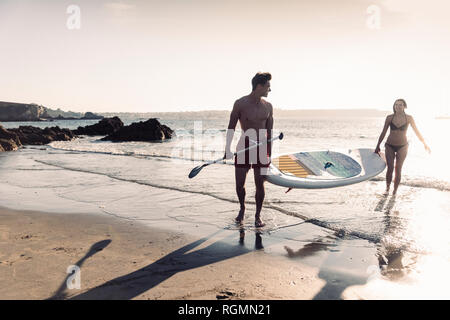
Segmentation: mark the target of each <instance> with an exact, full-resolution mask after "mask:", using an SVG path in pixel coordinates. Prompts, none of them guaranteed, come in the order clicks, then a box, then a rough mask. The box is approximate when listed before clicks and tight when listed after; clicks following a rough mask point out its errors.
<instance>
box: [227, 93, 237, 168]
mask: <svg viewBox="0 0 450 320" xmlns="http://www.w3.org/2000/svg"><path fill="white" fill-rule="evenodd" d="M239 117H240V107H239V103H238V102H237V101H236V102H235V103H234V106H233V111H231V114H230V122H229V123H228V130H227V142H226V146H225V156H224V159H231V158H233V153H232V152H231V142H232V141H233V136H234V130H235V129H236V124H237V122H238V120H239Z"/></svg>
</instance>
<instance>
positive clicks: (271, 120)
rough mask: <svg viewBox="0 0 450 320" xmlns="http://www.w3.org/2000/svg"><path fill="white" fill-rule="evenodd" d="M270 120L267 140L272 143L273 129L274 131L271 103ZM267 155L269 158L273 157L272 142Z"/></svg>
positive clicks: (269, 144) (267, 126) (270, 105)
mask: <svg viewBox="0 0 450 320" xmlns="http://www.w3.org/2000/svg"><path fill="white" fill-rule="evenodd" d="M269 109H270V110H269V118H267V121H266V130H267V140H268V141H270V139H272V129H273V107H272V104H271V103H269ZM267 154H268V155H269V157H272V142H268V143H267Z"/></svg>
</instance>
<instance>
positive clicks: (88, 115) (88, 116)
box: [81, 112, 104, 120]
mask: <svg viewBox="0 0 450 320" xmlns="http://www.w3.org/2000/svg"><path fill="white" fill-rule="evenodd" d="M103 118H104V117H103V116H99V115H97V114H95V113H92V112H86V113H85V114H84V117H82V118H81V119H85V120H92V119H103Z"/></svg>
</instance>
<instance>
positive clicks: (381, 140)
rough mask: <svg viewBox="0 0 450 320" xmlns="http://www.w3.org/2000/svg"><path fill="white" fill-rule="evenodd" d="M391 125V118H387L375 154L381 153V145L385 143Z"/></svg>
mask: <svg viewBox="0 0 450 320" xmlns="http://www.w3.org/2000/svg"><path fill="white" fill-rule="evenodd" d="M390 123H391V120H390V116H387V117H386V121H385V122H384V128H383V131H382V132H381V135H380V138H379V139H378V143H377V147H376V148H375V153H378V152H380V144H381V142H383V140H384V137H385V136H386V132H387V130H388V128H389V124H390Z"/></svg>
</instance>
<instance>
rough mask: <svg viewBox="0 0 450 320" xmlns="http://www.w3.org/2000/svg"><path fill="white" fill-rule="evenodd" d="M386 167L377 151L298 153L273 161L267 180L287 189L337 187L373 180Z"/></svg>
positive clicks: (282, 156)
mask: <svg viewBox="0 0 450 320" xmlns="http://www.w3.org/2000/svg"><path fill="white" fill-rule="evenodd" d="M385 168H386V162H385V159H384V155H383V154H381V156H380V155H378V154H376V153H374V152H373V149H353V150H348V152H346V153H341V152H336V151H329V150H328V151H313V152H298V153H291V154H284V155H281V156H278V157H275V158H273V159H272V163H271V164H270V166H269V168H268V175H267V181H268V182H270V183H273V184H275V185H278V186H282V187H287V188H303V189H321V188H335V187H341V186H347V185H350V184H354V183H358V182H362V181H366V180H369V179H371V178H373V177H375V176H377V175H378V174H380V173H381V172H383V170H384V169H385Z"/></svg>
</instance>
